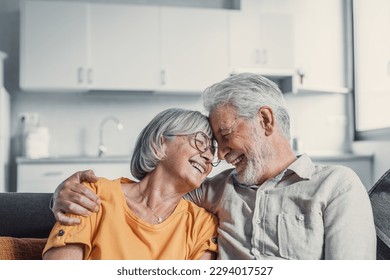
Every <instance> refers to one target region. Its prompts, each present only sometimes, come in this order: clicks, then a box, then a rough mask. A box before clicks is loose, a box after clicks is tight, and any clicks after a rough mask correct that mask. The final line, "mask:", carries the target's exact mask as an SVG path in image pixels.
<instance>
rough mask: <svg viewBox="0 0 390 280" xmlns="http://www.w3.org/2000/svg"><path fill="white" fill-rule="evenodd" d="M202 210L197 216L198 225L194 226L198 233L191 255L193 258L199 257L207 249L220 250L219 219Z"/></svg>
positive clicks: (190, 257)
mask: <svg viewBox="0 0 390 280" xmlns="http://www.w3.org/2000/svg"><path fill="white" fill-rule="evenodd" d="M202 210H203V211H201V213H200V214H199V215H198V217H197V218H196V221H197V222H196V224H197V225H196V226H195V227H194V230H195V231H196V233H195V240H194V246H193V250H191V254H190V255H189V259H191V260H197V259H199V258H200V257H201V256H202V255H203V254H204V253H205V252H206V251H211V252H215V253H217V252H218V233H217V228H218V219H217V217H216V216H215V215H213V214H211V213H209V212H207V211H205V210H204V209H202Z"/></svg>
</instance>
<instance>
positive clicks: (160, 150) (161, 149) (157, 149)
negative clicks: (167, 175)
mask: <svg viewBox="0 0 390 280" xmlns="http://www.w3.org/2000/svg"><path fill="white" fill-rule="evenodd" d="M166 141H167V139H165V137H164V136H161V137H160V145H159V146H157V145H156V144H153V146H152V149H153V151H154V153H155V154H156V155H157V157H158V158H159V159H160V160H163V159H164V157H165V149H166V148H167V146H166V143H167V142H166Z"/></svg>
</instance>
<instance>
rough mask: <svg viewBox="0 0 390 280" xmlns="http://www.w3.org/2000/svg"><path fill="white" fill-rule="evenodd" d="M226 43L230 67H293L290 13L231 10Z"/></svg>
mask: <svg viewBox="0 0 390 280" xmlns="http://www.w3.org/2000/svg"><path fill="white" fill-rule="evenodd" d="M229 46H230V52H229V57H230V68H231V69H232V70H235V69H240V68H244V69H248V70H250V69H261V70H263V71H264V72H265V73H267V72H270V70H276V71H280V70H290V71H291V70H292V69H293V68H294V61H293V58H294V44H293V22H292V17H291V16H290V15H287V14H260V13H253V12H251V13H248V12H242V11H230V13H229ZM257 71H258V70H257Z"/></svg>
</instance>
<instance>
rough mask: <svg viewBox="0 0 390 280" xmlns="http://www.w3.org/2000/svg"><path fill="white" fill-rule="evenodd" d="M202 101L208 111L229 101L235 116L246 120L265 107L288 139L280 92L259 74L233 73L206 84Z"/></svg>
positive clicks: (287, 126) (287, 121)
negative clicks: (234, 110)
mask: <svg viewBox="0 0 390 280" xmlns="http://www.w3.org/2000/svg"><path fill="white" fill-rule="evenodd" d="M203 104H204V107H205V109H206V110H207V111H208V112H211V111H212V110H214V109H216V108H218V107H220V106H223V105H226V104H231V105H232V106H233V107H234V108H235V109H236V111H237V114H238V116H239V117H243V118H247V119H252V118H254V117H255V116H256V115H257V113H258V111H259V109H260V107H262V106H269V107H270V108H271V109H272V111H273V112H274V114H275V120H276V124H277V127H279V129H280V130H281V133H282V134H283V135H284V136H285V138H286V139H288V140H289V139H290V116H289V113H288V109H287V104H286V101H285V100H284V97H283V94H282V92H281V91H280V90H279V88H278V86H277V85H276V84H275V83H274V82H272V81H270V80H268V79H267V78H264V77H262V76H260V75H257V74H251V73H242V74H237V75H233V76H230V77H229V78H227V79H225V80H223V81H222V82H219V83H216V84H214V85H212V86H210V87H209V88H207V89H206V90H205V91H204V92H203Z"/></svg>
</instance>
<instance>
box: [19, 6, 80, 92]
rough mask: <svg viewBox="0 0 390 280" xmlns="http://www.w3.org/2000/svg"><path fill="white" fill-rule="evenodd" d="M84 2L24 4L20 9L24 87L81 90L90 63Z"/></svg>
mask: <svg viewBox="0 0 390 280" xmlns="http://www.w3.org/2000/svg"><path fill="white" fill-rule="evenodd" d="M86 11H87V6H86V4H85V3H65V2H45V1H34V2H29V1H26V2H24V4H23V6H22V9H21V47H20V55H21V66H20V71H21V77H20V82H21V87H22V88H24V89H80V88H84V87H85V86H86V84H85V74H86V73H85V70H86V69H85V66H86V64H87V29H86V28H87V22H86V21H87V17H86Z"/></svg>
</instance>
